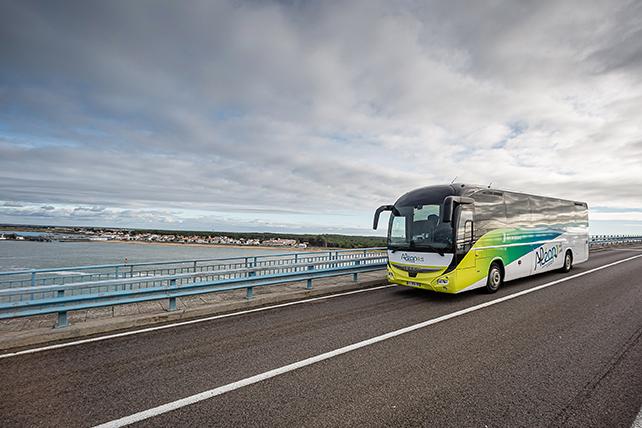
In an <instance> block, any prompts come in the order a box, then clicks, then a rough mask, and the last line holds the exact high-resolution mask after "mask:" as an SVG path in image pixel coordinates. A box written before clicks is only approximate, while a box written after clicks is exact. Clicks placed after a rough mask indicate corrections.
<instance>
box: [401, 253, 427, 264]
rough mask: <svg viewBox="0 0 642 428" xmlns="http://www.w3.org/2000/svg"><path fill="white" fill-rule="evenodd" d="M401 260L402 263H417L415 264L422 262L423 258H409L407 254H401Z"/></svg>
mask: <svg viewBox="0 0 642 428" xmlns="http://www.w3.org/2000/svg"><path fill="white" fill-rule="evenodd" d="M401 260H403V261H404V262H409V263H417V262H423V261H424V258H423V257H419V256H411V255H409V254H406V253H403V254H402V255H401Z"/></svg>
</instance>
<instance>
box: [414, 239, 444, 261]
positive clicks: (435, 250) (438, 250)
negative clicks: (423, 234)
mask: <svg viewBox="0 0 642 428" xmlns="http://www.w3.org/2000/svg"><path fill="white" fill-rule="evenodd" d="M410 248H417V245H416V244H415V240H414V239H411V240H410ZM421 248H426V249H427V250H430V251H433V252H435V253H437V254H439V255H440V256H442V257H443V256H444V250H443V249H442V248H437V247H433V246H432V245H430V244H421Z"/></svg>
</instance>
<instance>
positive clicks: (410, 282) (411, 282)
mask: <svg viewBox="0 0 642 428" xmlns="http://www.w3.org/2000/svg"><path fill="white" fill-rule="evenodd" d="M408 285H412V286H413V287H421V284H420V283H418V282H413V281H408Z"/></svg>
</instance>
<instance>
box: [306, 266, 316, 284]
mask: <svg viewBox="0 0 642 428" xmlns="http://www.w3.org/2000/svg"><path fill="white" fill-rule="evenodd" d="M308 270H314V265H310V266H308ZM305 288H307V289H308V290H312V278H310V279H308V282H307V283H306V285H305Z"/></svg>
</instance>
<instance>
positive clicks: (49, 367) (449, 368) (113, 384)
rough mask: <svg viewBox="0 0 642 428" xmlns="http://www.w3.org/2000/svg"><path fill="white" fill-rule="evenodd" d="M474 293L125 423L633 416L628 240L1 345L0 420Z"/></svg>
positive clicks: (527, 421) (140, 406) (639, 398)
mask: <svg viewBox="0 0 642 428" xmlns="http://www.w3.org/2000/svg"><path fill="white" fill-rule="evenodd" d="M635 256H638V257H637V258H634V259H630V260H627V261H625V262H622V263H619V264H614V265H611V266H608V267H606V268H603V269H601V270H593V269H595V268H598V267H601V266H607V265H609V264H611V263H613V262H617V261H621V260H624V259H629V258H631V257H635ZM580 273H585V274H584V275H581V276H577V277H572V275H576V274H580ZM560 279H563V281H562V282H559V283H555V284H553V285H551V286H547V287H545V288H541V289H537V290H536V291H533V292H530V293H527V294H523V295H519V297H515V298H512V299H509V300H505V301H500V302H496V301H497V299H501V298H502V297H505V296H510V295H514V294H516V293H520V292H522V291H525V290H532V289H534V288H535V287H538V286H540V285H544V284H550V283H551V282H553V281H557V280H560ZM485 302H493V304H492V305H490V306H487V307H480V308H478V310H474V311H471V312H469V313H465V314H461V315H459V316H456V317H452V318H449V319H445V320H442V321H440V322H434V323H432V322H431V323H429V325H425V326H422V327H421V328H419V327H417V328H416V329H415V330H412V331H408V332H405V333H403V334H401V333H398V334H397V333H395V334H396V335H393V336H392V337H387V338H384V339H381V340H380V341H378V342H376V343H372V344H367V345H363V346H362V347H360V348H358V349H355V350H352V351H350V352H345V353H340V354H338V355H331V356H330V357H328V358H327V359H325V360H323V361H320V362H316V363H314V364H309V365H305V364H304V365H303V366H302V367H301V368H298V369H296V370H291V371H284V372H283V373H279V374H277V375H275V376H274V377H271V378H269V379H265V380H261V381H257V382H256V383H251V384H248V385H246V386H241V387H238V388H236V389H232V388H230V389H231V390H230V391H229V392H225V393H222V394H220V395H216V396H213V397H211V398H208V399H205V400H202V401H199V402H195V403H193V404H188V403H191V401H189V400H188V403H180V402H179V403H175V407H177V409H176V410H173V411H169V412H166V413H162V414H158V413H160V412H154V411H152V412H151V413H148V414H146V415H145V416H148V417H146V418H144V419H142V420H141V421H139V422H137V423H135V424H134V426H150V427H151V426H168V427H169V426H248V425H250V426H257V425H258V426H297V427H298V426H418V425H421V426H476V427H484V426H488V427H494V426H511V427H513V426H577V427H587V426H595V427H604V426H621V427H626V428H629V427H630V426H631V424H632V423H633V420H634V419H635V417H636V415H637V413H638V412H639V411H640V406H641V405H642V340H641V336H642V310H641V308H642V249H637V250H607V251H600V252H596V253H594V254H592V255H591V258H590V260H589V262H587V263H585V264H582V265H578V266H576V267H575V268H574V269H573V271H572V272H571V273H570V274H561V273H549V274H543V275H539V276H535V277H531V278H528V279H524V280H518V281H514V282H511V283H508V284H506V285H505V286H504V287H503V288H502V289H500V291H498V292H497V293H495V294H492V295H488V294H483V293H481V292H477V291H473V292H469V293H464V294H461V295H446V294H437V293H429V292H422V291H418V290H412V289H407V288H402V287H385V288H378V289H374V290H368V291H364V292H360V293H354V294H348V295H341V296H335V297H332V298H325V299H318V300H314V301H311V302H307V303H300V304H295V305H290V306H286V307H281V308H275V309H269V310H265V311H261V312H255V313H247V314H240V315H238V316H232V317H227V318H222V319H216V320H211V321H205V322H201V323H196V324H191V325H183V326H177V327H174V328H168V329H165V330H158V331H152V332H147V333H141V334H135V335H131V336H127V337H120V338H113V339H108V340H102V341H97V342H93V343H85V344H80V345H76V346H69V347H63V348H60V349H54V350H44V351H41V352H35V353H31V354H25V355H17V356H12V357H8V358H1V359H0V373H2V388H0V415H1V417H2V419H0V424H2V426H6V427H9V426H94V425H97V424H101V423H106V422H110V421H115V420H118V419H120V418H123V417H126V416H129V415H132V414H136V413H138V412H143V411H146V410H149V409H153V408H155V407H157V406H159V405H162V404H165V403H174V402H176V400H179V399H183V398H186V397H191V396H194V395H195V394H199V393H202V392H204V391H211V390H212V389H214V388H217V387H221V386H225V385H229V384H232V383H234V382H237V381H239V380H243V379H247V378H249V377H252V376H255V375H259V374H262V373H265V372H269V371H271V370H274V369H277V368H281V367H284V366H287V365H289V364H292V363H295V362H300V361H305V360H306V359H308V358H311V357H315V356H318V355H320V354H324V353H327V352H331V351H333V350H337V349H341V348H342V347H346V346H349V345H352V344H355V343H358V342H360V341H364V340H367V339H370V338H373V337H378V336H380V335H383V334H386V333H390V332H398V331H399V329H402V328H405V327H408V326H416V325H417V324H418V323H422V322H425V321H427V320H433V319H435V318H438V317H440V316H444V315H448V314H453V313H456V312H457V311H460V310H462V309H466V308H471V307H474V306H476V305H479V304H483V303H485ZM438 321H439V320H438ZM237 386H238V385H237ZM193 401H195V400H193Z"/></svg>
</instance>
